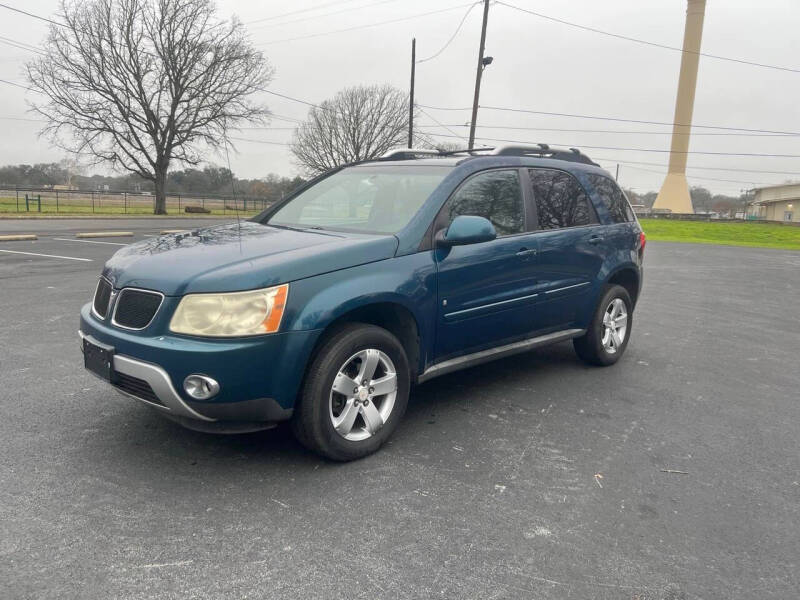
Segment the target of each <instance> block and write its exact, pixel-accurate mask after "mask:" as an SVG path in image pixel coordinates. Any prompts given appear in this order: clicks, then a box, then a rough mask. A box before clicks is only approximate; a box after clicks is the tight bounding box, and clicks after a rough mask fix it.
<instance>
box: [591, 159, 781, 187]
mask: <svg viewBox="0 0 800 600" xmlns="http://www.w3.org/2000/svg"><path fill="white" fill-rule="evenodd" d="M597 160H603V161H604V162H610V163H619V164H621V165H625V166H627V167H630V168H631V169H635V170H637V171H645V172H647V173H654V174H656V175H662V176H663V175H666V174H667V173H666V171H656V170H655V169H645V168H644V167H637V166H633V165H631V164H629V163H627V162H625V161H623V160H612V159H597ZM687 177H688V178H689V179H699V180H702V181H720V182H723V183H744V184H749V185H772V184H770V183H766V182H763V181H744V180H741V179H719V178H716V177H701V176H700V175H687Z"/></svg>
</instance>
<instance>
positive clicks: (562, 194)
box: [80, 145, 645, 460]
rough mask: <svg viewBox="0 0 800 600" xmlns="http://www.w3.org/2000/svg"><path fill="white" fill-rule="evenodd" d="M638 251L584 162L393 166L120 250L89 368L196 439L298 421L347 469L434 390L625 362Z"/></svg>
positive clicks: (487, 154)
mask: <svg viewBox="0 0 800 600" xmlns="http://www.w3.org/2000/svg"><path fill="white" fill-rule="evenodd" d="M644 247H645V237H644V234H643V233H642V230H641V227H640V226H639V223H638V222H637V220H636V218H635V217H634V215H633V213H632V211H631V208H630V205H629V204H628V201H627V200H626V198H625V196H624V194H623V193H622V191H621V190H620V188H619V187H618V186H617V184H616V183H615V182H614V180H613V179H612V178H611V177H609V175H608V173H607V172H606V171H604V170H603V169H601V168H599V167H598V166H597V165H596V164H594V163H593V162H592V161H591V160H590V159H589V158H588V157H586V156H585V155H584V154H582V153H580V152H579V151H578V150H575V149H569V150H562V149H557V148H551V147H549V146H546V145H540V146H530V147H520V146H505V147H499V148H495V149H484V150H480V151H477V150H476V151H458V152H448V153H438V152H432V151H423V150H399V151H393V152H390V153H389V154H387V155H386V156H385V157H383V158H382V159H380V160H374V161H368V162H362V163H358V164H353V165H347V166H344V167H342V168H339V169H335V170H333V171H331V172H328V173H325V174H324V175H322V176H320V177H318V178H316V179H314V180H312V181H311V182H310V183H308V184H307V185H306V186H304V187H302V188H301V189H298V190H297V191H296V192H295V193H294V194H293V195H292V196H290V197H288V198H286V199H285V200H283V201H281V202H280V203H278V204H276V205H274V206H272V207H271V208H269V209H268V210H266V211H264V212H263V213H262V214H260V215H258V216H257V217H255V218H253V219H251V220H250V221H244V222H240V223H231V224H224V225H218V226H212V227H207V228H202V229H198V230H196V231H191V232H187V233H178V234H171V235H163V236H161V237H156V238H150V239H147V240H145V241H141V242H138V243H134V244H131V245H129V246H126V247H124V248H122V249H120V250H119V251H118V252H117V253H116V254H114V256H112V257H111V259H110V260H109V261H108V262H107V263H106V264H105V267H104V268H103V271H102V273H101V275H100V277H99V279H98V282H97V287H96V289H95V293H94V297H93V298H92V301H91V302H89V303H88V304H86V306H84V307H83V309H82V310H81V316H80V336H81V339H82V341H81V348H82V350H83V359H84V364H85V367H86V368H87V369H88V370H89V371H90V372H92V373H93V374H95V375H97V376H98V377H101V378H102V379H103V380H105V381H107V382H108V383H109V384H110V385H111V386H113V387H114V388H116V389H117V390H119V391H120V392H122V393H124V394H126V395H128V396H131V397H133V398H136V399H137V400H140V401H141V402H143V403H145V404H146V405H148V406H150V407H151V408H153V409H154V410H156V411H158V412H160V413H161V414H163V415H164V416H166V417H169V418H171V419H173V420H175V421H178V422H179V423H181V424H183V425H185V426H186V427H190V428H192V429H197V430H201V431H210V432H245V431H254V430H258V429H266V428H269V427H272V426H274V425H275V424H276V423H278V422H280V421H286V420H289V421H291V424H292V427H293V429H294V431H295V433H296V435H297V437H298V439H299V440H300V441H301V442H302V443H303V444H305V445H306V446H307V447H309V448H311V449H312V450H314V451H316V452H318V453H320V454H322V455H324V456H326V457H329V458H331V459H335V460H350V459H354V458H358V457H361V456H364V455H367V454H369V453H371V452H374V451H375V450H376V449H378V448H379V447H380V446H381V444H383V442H385V441H386V439H387V438H388V437H389V436H390V435H391V434H392V432H393V431H394V430H395V428H396V427H397V425H398V423H399V421H400V419H401V418H402V417H403V413H404V411H405V409H406V404H407V402H408V396H409V392H410V390H411V387H412V385H414V384H421V383H423V382H425V381H427V380H428V379H431V378H432V377H436V376H438V375H443V374H445V373H450V372H452V371H455V370H457V369H462V368H465V367H470V366H473V365H476V364H479V363H483V362H487V361H491V360H497V359H501V358H503V357H506V356H508V355H510V354H514V353H518V352H524V351H526V350H530V349H532V348H536V347H540V346H544V345H547V344H553V343H556V342H561V341H564V340H572V343H573V344H574V347H575V350H576V352H577V353H578V356H580V357H581V358H582V359H583V360H585V361H587V362H589V363H591V364H595V365H611V364H613V363H615V362H616V361H618V360H619V359H620V357H621V356H622V354H623V353H624V351H625V347H626V346H627V344H628V340H629V338H630V335H631V326H632V321H633V311H634V307H635V306H636V301H637V299H638V297H639V291H640V289H641V285H642V256H643V251H644Z"/></svg>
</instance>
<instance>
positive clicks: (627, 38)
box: [495, 0, 800, 73]
mask: <svg viewBox="0 0 800 600" xmlns="http://www.w3.org/2000/svg"><path fill="white" fill-rule="evenodd" d="M495 4H500V5H502V6H506V7H508V8H513V9H514V10H518V11H520V12H524V13H527V14H529V15H533V16H535V17H539V18H540V19H546V20H548V21H553V22H554V23H560V24H562V25H567V26H569V27H575V28H576V29H582V30H584V31H590V32H592V33H599V34H600V35H605V36H608V37H613V38H616V39H620V40H625V41H628V42H635V43H637V44H644V45H645V46H653V47H655V48H662V49H664V50H672V51H675V52H681V53H683V52H686V53H687V54H697V55H699V56H705V57H706V58H713V59H716V60H724V61H727V62H733V63H738V64H742V65H750V66H751V67H762V68H764V69H774V70H776V71H787V72H789V73H800V69H795V68H792V67H780V66H777V65H768V64H765V63H759V62H753V61H749V60H743V59H739V58H731V57H729V56H720V55H719V54H709V53H707V52H694V51H691V50H684V49H683V48H678V47H677V46H669V45H667V44H659V43H657V42H650V41H648V40H642V39H639V38H634V37H630V36H627V35H620V34H618V33H611V32H610V31H603V30H602V29H596V28H594V27H589V26H587V25H580V24H579V23H573V22H571V21H565V20H564V19H558V18H556V17H551V16H549V15H545V14H542V13H539V12H535V11H532V10H529V9H526V8H522V7H520V6H514V5H513V4H508V3H507V2H502V1H500V0H497V1H496V2H495Z"/></svg>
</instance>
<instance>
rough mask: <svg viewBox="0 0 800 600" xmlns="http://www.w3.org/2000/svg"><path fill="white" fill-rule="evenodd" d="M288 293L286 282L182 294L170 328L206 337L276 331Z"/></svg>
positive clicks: (178, 331)
mask: <svg viewBox="0 0 800 600" xmlns="http://www.w3.org/2000/svg"><path fill="white" fill-rule="evenodd" d="M288 294H289V284H288V283H284V284H283V285H279V286H276V287H270V288H264V289H261V290H250V291H247V292H230V293H227V294H188V295H186V296H184V297H183V298H181V301H180V303H179V304H178V308H177V309H176V310H175V314H174V315H173V316H172V321H170V324H169V329H170V331H173V332H175V333H185V334H188V335H200V336H208V337H238V336H243V335H263V334H265V333H275V332H276V331H278V329H279V328H280V325H281V318H282V317H283V310H284V308H285V306H286V297H287V296H288Z"/></svg>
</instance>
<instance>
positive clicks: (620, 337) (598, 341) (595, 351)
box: [572, 285, 633, 367]
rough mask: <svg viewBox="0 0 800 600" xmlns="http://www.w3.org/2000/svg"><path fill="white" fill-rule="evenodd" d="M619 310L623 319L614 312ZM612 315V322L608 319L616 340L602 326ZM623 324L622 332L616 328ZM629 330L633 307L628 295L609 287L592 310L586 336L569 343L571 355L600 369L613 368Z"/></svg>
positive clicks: (624, 290)
mask: <svg viewBox="0 0 800 600" xmlns="http://www.w3.org/2000/svg"><path fill="white" fill-rule="evenodd" d="M620 308H622V309H623V310H624V315H623V314H622V313H621V312H617V311H618V310H619V309H620ZM612 314H617V315H618V317H617V318H616V319H612V320H613V321H614V327H612V329H613V331H615V332H616V334H617V335H616V336H614V335H613V334H612V333H611V331H609V330H608V329H607V326H606V320H607V319H610V318H611V315H612ZM607 315H608V316H607ZM623 316H624V319H622V318H621V317H623ZM623 322H624V331H622V327H621V326H620V325H621V324H622V323H623ZM632 326H633V303H632V302H631V297H630V294H628V291H627V290H626V289H625V288H624V287H622V286H621V285H609V286H607V287H606V291H605V293H604V294H603V297H602V298H601V299H600V302H599V303H598V304H597V307H596V308H595V311H594V315H593V316H592V321H591V323H590V324H589V327H588V329H587V330H586V333H585V334H584V335H583V336H581V337H579V338H575V339H574V340H572V344H573V346H574V347H575V352H576V353H577V354H578V356H579V357H580V358H581V359H582V360H583V361H584V362H587V363H589V364H590V365H598V366H601V367H606V366H609V365H613V364H614V363H616V362H617V361H618V360H619V359H620V358H621V357H622V355H623V353H624V352H625V348H627V347H628V340H629V339H630V336H631V328H632ZM606 334H608V337H606Z"/></svg>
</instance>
